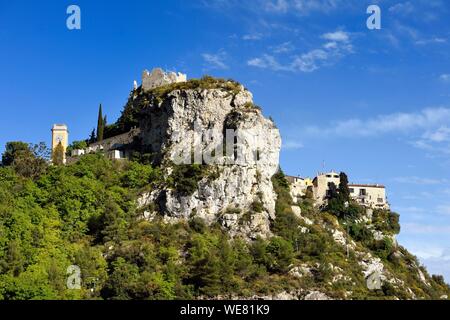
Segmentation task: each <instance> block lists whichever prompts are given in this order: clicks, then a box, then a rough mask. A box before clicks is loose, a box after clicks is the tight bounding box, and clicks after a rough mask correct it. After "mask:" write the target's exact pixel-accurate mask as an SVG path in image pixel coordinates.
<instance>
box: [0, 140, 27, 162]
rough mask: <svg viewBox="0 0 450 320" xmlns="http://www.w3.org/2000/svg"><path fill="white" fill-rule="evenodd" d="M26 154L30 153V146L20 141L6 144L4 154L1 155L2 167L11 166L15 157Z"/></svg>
mask: <svg viewBox="0 0 450 320" xmlns="http://www.w3.org/2000/svg"><path fill="white" fill-rule="evenodd" d="M27 152H30V146H29V145H28V143H25V142H21V141H13V142H7V143H6V147H5V152H4V153H3V155H2V165H3V166H10V165H12V164H13V163H14V160H15V159H16V157H17V155H19V154H23V153H27Z"/></svg>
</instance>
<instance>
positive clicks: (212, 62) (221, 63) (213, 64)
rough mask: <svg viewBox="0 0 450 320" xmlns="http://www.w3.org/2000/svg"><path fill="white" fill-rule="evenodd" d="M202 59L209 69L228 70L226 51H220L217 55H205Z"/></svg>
mask: <svg viewBox="0 0 450 320" xmlns="http://www.w3.org/2000/svg"><path fill="white" fill-rule="evenodd" d="M202 57H203V59H204V60H205V62H206V64H207V68H208V69H228V65H227V64H226V63H225V59H226V53H225V52H224V51H220V52H219V53H217V54H212V53H203V54H202Z"/></svg>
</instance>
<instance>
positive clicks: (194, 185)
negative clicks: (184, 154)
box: [170, 164, 206, 196]
mask: <svg viewBox="0 0 450 320" xmlns="http://www.w3.org/2000/svg"><path fill="white" fill-rule="evenodd" d="M205 174H206V166H202V165H199V164H192V165H176V166H174V167H173V172H172V174H171V176H170V184H171V187H172V188H174V189H175V190H176V191H177V192H179V193H180V194H182V195H184V196H190V195H192V194H193V193H194V192H195V191H196V190H197V189H198V183H199V182H200V181H201V180H202V179H203V178H204V177H205Z"/></svg>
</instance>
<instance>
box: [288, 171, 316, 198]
mask: <svg viewBox="0 0 450 320" xmlns="http://www.w3.org/2000/svg"><path fill="white" fill-rule="evenodd" d="M286 180H287V181H288V182H289V184H290V189H291V197H292V200H294V203H298V202H299V200H300V199H301V198H302V197H304V196H305V195H306V192H307V190H308V188H311V189H312V186H313V182H312V180H311V179H310V178H301V177H294V176H286Z"/></svg>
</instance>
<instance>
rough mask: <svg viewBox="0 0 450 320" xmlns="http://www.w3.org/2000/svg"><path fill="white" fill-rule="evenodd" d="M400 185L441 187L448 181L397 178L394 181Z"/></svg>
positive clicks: (412, 177)
mask: <svg viewBox="0 0 450 320" xmlns="http://www.w3.org/2000/svg"><path fill="white" fill-rule="evenodd" d="M392 180H393V181H395V182H398V183H404V184H418V185H439V184H445V183H448V181H447V180H446V179H432V178H421V177H416V176H411V177H396V178H393V179H392Z"/></svg>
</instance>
